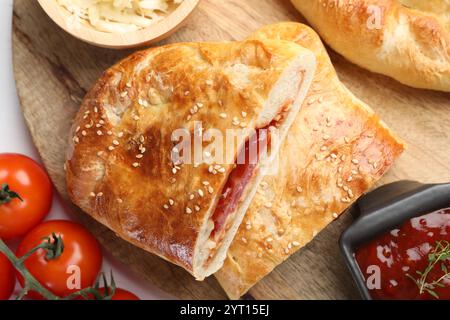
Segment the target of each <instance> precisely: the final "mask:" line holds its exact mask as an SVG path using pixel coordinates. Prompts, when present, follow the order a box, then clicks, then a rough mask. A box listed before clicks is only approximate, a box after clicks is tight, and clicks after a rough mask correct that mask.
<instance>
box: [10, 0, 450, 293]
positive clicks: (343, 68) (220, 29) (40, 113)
mask: <svg viewBox="0 0 450 320" xmlns="http://www.w3.org/2000/svg"><path fill="white" fill-rule="evenodd" d="M285 20H294V21H303V20H302V18H301V16H300V15H299V14H298V13H296V11H295V9H294V8H293V7H292V5H291V4H290V2H289V1H288V0H246V1H241V0H202V1H201V3H200V5H199V7H198V8H197V10H196V11H195V12H194V13H193V15H192V16H191V17H190V18H189V19H188V21H187V23H186V25H185V26H184V27H183V28H182V29H180V30H179V31H178V32H177V33H175V34H174V35H173V36H172V37H171V38H169V39H167V40H165V41H164V43H168V42H179V41H204V40H214V41H217V40H238V39H243V38H245V37H247V36H248V35H249V34H250V33H251V32H252V31H254V30H256V29H258V28H259V27H261V26H263V25H265V24H270V23H274V22H279V21H285ZM13 33H14V34H13V49H14V71H15V77H16V82H17V89H18V94H19V97H20V101H21V105H22V109H23V114H24V116H25V119H26V122H27V124H28V127H29V129H30V132H31V135H32V137H33V140H34V143H35V144H36V147H37V149H38V150H39V152H40V155H41V157H42V159H43V162H44V164H45V166H46V168H47V170H48V172H49V174H50V176H51V178H52V180H53V182H54V183H55V186H56V188H57V190H58V191H59V193H60V194H61V195H62V197H63V198H65V199H67V194H66V189H65V182H64V168H63V165H64V158H65V149H66V146H67V141H68V133H69V127H70V126H71V122H72V119H73V118H74V115H75V114H76V112H77V110H78V108H79V105H80V102H81V100H82V98H83V97H84V95H85V93H86V92H87V91H88V90H89V88H90V87H91V86H92V85H93V83H94V82H95V80H96V79H97V78H98V77H99V76H100V75H101V73H102V72H103V70H105V69H106V68H108V67H109V66H111V65H112V64H113V63H115V62H116V61H118V60H119V59H121V58H122V57H124V56H126V55H127V54H129V53H130V51H114V50H107V49H101V48H96V47H93V46H90V45H88V44H85V43H83V42H81V41H79V40H77V39H75V38H73V37H71V36H70V35H68V34H66V33H65V32H63V31H62V30H61V29H59V28H58V27H57V26H56V24H54V23H53V22H52V21H50V19H49V18H48V17H47V16H46V14H45V13H44V12H43V11H42V9H41V8H40V7H39V5H38V3H37V1H29V0H15V1H14V27H13ZM330 55H331V57H332V60H333V63H334V64H335V66H336V69H337V71H338V74H339V77H340V78H341V80H342V81H343V82H344V83H345V84H346V85H347V86H348V87H349V88H350V89H351V90H352V91H353V92H354V93H355V95H357V96H358V97H359V98H361V99H362V100H364V101H365V102H367V103H368V104H369V105H371V106H372V107H373V109H374V110H375V111H376V112H377V113H378V114H379V115H380V116H381V118H383V120H384V121H385V122H386V123H387V124H388V125H389V126H390V127H391V128H392V129H393V130H394V131H395V132H396V133H397V134H399V135H400V136H401V137H402V138H403V139H404V140H405V141H406V142H407V143H408V150H407V151H406V152H405V154H404V155H403V156H402V157H401V158H400V160H399V161H398V162H397V163H396V164H395V165H394V167H393V168H392V170H391V171H390V172H389V173H388V174H387V175H386V176H385V177H384V178H383V179H382V181H380V184H384V183H388V182H391V181H395V180H400V179H412V180H418V181H421V182H448V181H450V152H449V145H450V130H449V125H450V95H449V94H445V93H439V92H432V91H425V90H417V89H412V88H408V87H406V86H403V85H401V84H399V83H397V82H395V81H394V80H391V79H389V78H386V77H384V76H381V75H376V74H373V73H370V72H368V71H365V70H363V69H361V68H358V67H357V66H355V65H353V64H351V63H349V62H347V61H346V60H345V59H344V58H342V57H341V56H339V55H337V54H335V53H333V52H331V51H330ZM67 203H68V205H69V206H71V205H70V204H69V203H70V202H69V201H68V202H67ZM71 209H72V210H74V211H75V212H77V213H78V214H79V216H80V219H81V220H82V222H83V223H84V224H85V225H86V226H87V227H88V228H89V229H90V230H91V231H92V232H93V233H94V234H95V235H96V237H97V238H98V239H99V240H100V242H101V243H102V244H103V245H104V246H105V247H106V248H107V249H108V250H109V251H110V252H111V253H112V254H113V255H114V256H116V257H117V258H118V259H119V260H121V261H122V262H124V263H126V264H127V265H129V266H130V268H131V269H133V270H134V271H136V272H137V273H138V274H140V275H141V276H142V277H143V279H146V280H148V281H150V282H152V283H153V284H155V285H156V286H158V287H160V288H162V289H163V290H164V291H166V292H168V293H170V294H173V295H174V296H175V297H178V298H181V299H222V298H226V295H225V293H224V292H223V290H222V289H221V288H220V286H219V285H218V283H217V281H216V280H215V279H214V278H213V277H211V278H209V279H207V280H206V281H204V282H197V281H195V280H194V279H193V278H192V277H191V276H189V275H188V274H187V273H186V272H185V271H184V270H182V269H180V268H178V267H175V266H173V265H171V264H169V263H167V262H165V261H163V260H161V259H159V258H157V257H156V256H153V255H151V254H148V253H146V252H144V251H143V250H140V249H138V248H135V247H133V246H131V245H130V244H128V243H126V242H124V241H122V240H120V239H119V238H118V237H116V236H115V235H114V233H113V232H111V231H109V230H108V229H106V228H105V227H103V226H102V225H100V224H98V223H97V222H95V221H93V220H92V219H91V218H89V217H88V216H87V215H86V214H83V213H82V212H81V211H80V210H79V209H77V208H75V207H74V206H71ZM350 222H351V217H350V216H349V215H344V216H343V217H342V218H340V219H339V220H337V221H335V222H334V223H332V224H331V225H330V226H329V227H328V228H326V229H325V230H323V231H322V232H321V233H320V234H319V235H318V236H317V237H316V239H315V240H314V241H313V242H311V243H310V244H309V245H308V246H306V247H305V248H303V249H302V250H300V251H299V252H297V253H296V254H295V255H293V256H292V257H291V258H290V259H289V260H288V261H286V262H285V263H283V264H282V265H280V266H279V267H278V268H277V269H276V270H275V271H274V272H272V273H271V274H270V275H269V276H267V277H266V278H265V279H264V280H263V281H261V282H260V283H258V284H257V285H256V286H255V287H254V288H253V289H251V291H250V292H249V294H248V295H247V296H246V297H247V298H250V299H251V298H255V299H344V298H358V297H359V295H358V293H357V291H356V289H355V287H354V285H353V284H352V280H351V278H350V276H349V274H348V273H347V270H346V269H345V266H344V263H343V259H342V258H341V256H340V253H339V249H338V244H337V242H338V239H339V236H340V234H341V232H342V230H343V229H344V228H345V227H346V226H347V225H348V224H349V223H350Z"/></svg>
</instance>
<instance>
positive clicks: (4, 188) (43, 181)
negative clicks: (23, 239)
mask: <svg viewBox="0 0 450 320" xmlns="http://www.w3.org/2000/svg"><path fill="white" fill-rule="evenodd" d="M0 188H1V189H0V190H1V191H0V238H1V239H4V240H9V239H12V238H17V237H19V236H23V235H25V234H26V233H27V232H28V231H30V230H31V229H32V228H33V227H35V226H36V225H37V224H39V223H40V222H41V221H42V220H43V219H44V217H45V216H46V215H47V214H48V212H49V211H50V208H51V204H52V195H53V190H52V185H51V182H50V179H49V177H48V175H47V173H46V172H45V171H44V169H42V167H41V166H40V165H38V164H37V163H36V162H35V161H34V160H32V159H30V158H28V157H26V156H23V155H19V154H0ZM8 189H9V190H10V191H9V192H8ZM12 192H15V193H16V194H17V195H18V196H20V198H21V199H22V200H23V201H21V200H20V199H19V198H17V197H14V196H13V193H12Z"/></svg>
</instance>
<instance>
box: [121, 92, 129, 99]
mask: <svg viewBox="0 0 450 320" xmlns="http://www.w3.org/2000/svg"><path fill="white" fill-rule="evenodd" d="M127 95H128V91H124V92H122V93H121V94H120V96H121V97H122V98H125V97H126V96H127Z"/></svg>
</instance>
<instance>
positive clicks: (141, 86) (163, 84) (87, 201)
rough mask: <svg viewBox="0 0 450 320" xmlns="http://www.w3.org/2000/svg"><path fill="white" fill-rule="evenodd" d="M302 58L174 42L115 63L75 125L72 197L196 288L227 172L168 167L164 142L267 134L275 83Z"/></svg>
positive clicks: (239, 45) (291, 48)
mask: <svg viewBox="0 0 450 320" xmlns="http://www.w3.org/2000/svg"><path fill="white" fill-rule="evenodd" d="M305 52H306V50H305V49H303V48H301V47H300V46H298V45H296V44H294V43H289V42H283V41H270V40H269V41H260V40H249V41H244V42H236V43H180V44H173V45H168V46H164V47H158V48H152V49H148V50H145V51H141V52H138V53H135V54H133V55H131V56H130V57H128V58H126V59H125V60H123V61H121V62H119V63H118V64H116V65H115V66H113V67H112V68H110V69H109V70H107V71H106V72H105V73H104V75H103V76H102V77H101V78H100V79H99V80H98V82H97V83H96V84H95V86H94V87H93V88H92V89H91V90H90V92H89V93H88V94H87V96H86V98H85V99H84V101H83V103H82V105H81V108H80V111H79V113H78V114H77V116H76V119H75V121H74V125H73V128H72V132H71V139H70V145H69V148H68V153H67V162H66V172H67V174H66V179H67V189H68V193H69V196H70V198H71V199H72V201H73V202H74V203H75V204H76V205H77V206H79V207H80V208H81V209H82V210H84V211H85V212H87V213H88V214H90V215H91V216H92V217H94V218H95V219H96V220H98V221H99V222H101V223H102V224H104V225H106V226H107V227H109V228H110V229H112V230H113V231H115V232H116V233H117V234H118V236H120V237H122V238H123V239H125V240H127V241H129V242H131V243H133V244H135V245H136V246H138V247H140V248H142V249H144V250H147V251H149V252H152V253H155V254H157V255H159V256H161V257H163V258H165V259H167V260H168V261H171V262H173V263H175V264H177V265H180V266H181V267H183V268H185V269H186V270H188V271H189V272H191V273H193V274H194V276H196V277H197V278H199V279H201V278H202V275H199V274H195V270H193V261H194V259H195V255H196V254H197V252H195V248H196V242H197V240H198V235H199V233H200V232H202V231H203V230H202V228H204V226H205V224H206V221H207V219H208V217H209V216H210V214H211V212H212V209H213V207H214V205H215V203H216V201H217V199H216V198H217V196H218V194H219V193H220V192H221V190H222V187H223V185H224V184H225V182H226V180H227V177H228V175H229V173H230V172H231V170H232V169H233V165H231V164H230V165H223V166H221V168H220V170H217V172H214V174H213V173H212V172H211V171H210V170H209V167H210V166H209V165H208V164H205V163H203V164H195V163H193V164H186V165H183V164H176V163H174V162H173V161H172V154H171V153H172V151H173V147H174V146H175V145H174V142H173V141H172V133H173V132H174V131H175V130H176V129H180V128H185V129H187V130H188V132H189V133H190V136H191V137H194V135H198V134H200V132H197V131H196V129H195V128H194V122H195V121H200V122H202V124H203V130H207V129H209V128H215V129H217V130H219V131H221V132H222V133H223V134H224V136H225V131H226V129H229V128H245V129H254V128H259V127H263V126H265V125H266V124H267V123H266V122H267V120H266V119H262V120H261V117H260V114H261V113H263V112H264V111H265V110H264V105H265V102H266V101H267V99H268V96H269V94H270V92H271V90H272V88H273V86H274V84H275V83H276V82H277V81H278V79H279V78H280V75H281V74H282V73H283V71H284V70H285V69H286V67H287V66H288V65H289V64H290V63H291V62H292V61H293V60H294V59H298V57H299V55H301V54H302V53H305ZM308 54H309V55H310V56H312V55H311V53H310V52H308ZM280 108H281V106H280ZM194 131H196V132H194ZM215 171H216V170H215Z"/></svg>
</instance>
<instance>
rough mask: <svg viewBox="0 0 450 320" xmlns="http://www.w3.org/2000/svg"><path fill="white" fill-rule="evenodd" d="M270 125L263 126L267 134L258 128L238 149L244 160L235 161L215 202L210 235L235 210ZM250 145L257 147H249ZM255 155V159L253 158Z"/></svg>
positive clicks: (268, 136)
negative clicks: (254, 135)
mask: <svg viewBox="0 0 450 320" xmlns="http://www.w3.org/2000/svg"><path fill="white" fill-rule="evenodd" d="M270 126H272V123H271V124H270V125H269V126H267V127H266V128H264V129H265V130H266V133H267V134H260V133H261V132H262V130H261V129H258V130H257V132H256V137H257V138H256V139H254V138H253V137H252V139H249V140H247V141H246V142H245V148H243V149H242V150H241V151H240V153H242V152H244V155H242V154H240V157H238V159H244V158H242V157H244V156H245V161H244V163H242V164H241V163H236V164H235V168H234V169H233V170H232V171H231V173H230V175H229V176H228V180H227V182H226V184H225V186H224V188H223V190H222V194H221V196H220V198H219V201H218V203H217V206H216V210H215V211H214V214H213V215H212V217H211V219H212V221H213V222H214V230H213V232H212V233H211V237H214V236H215V235H216V233H217V232H219V231H221V230H223V229H224V227H225V225H226V222H227V220H228V217H229V216H230V215H231V214H232V213H233V212H235V211H236V208H237V206H238V203H239V199H240V198H241V196H242V194H243V192H244V189H245V187H246V185H247V184H248V182H249V181H250V179H251V178H252V176H253V172H254V171H255V168H256V165H257V162H258V160H259V156H260V154H261V153H263V152H265V149H266V148H267V146H268V144H269V143H270V135H269V130H268V129H269V127H270ZM250 147H252V148H257V149H250ZM250 150H257V154H256V155H253V154H251V153H250ZM251 156H253V158H250V157H251ZM255 156H256V157H257V159H255Z"/></svg>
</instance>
